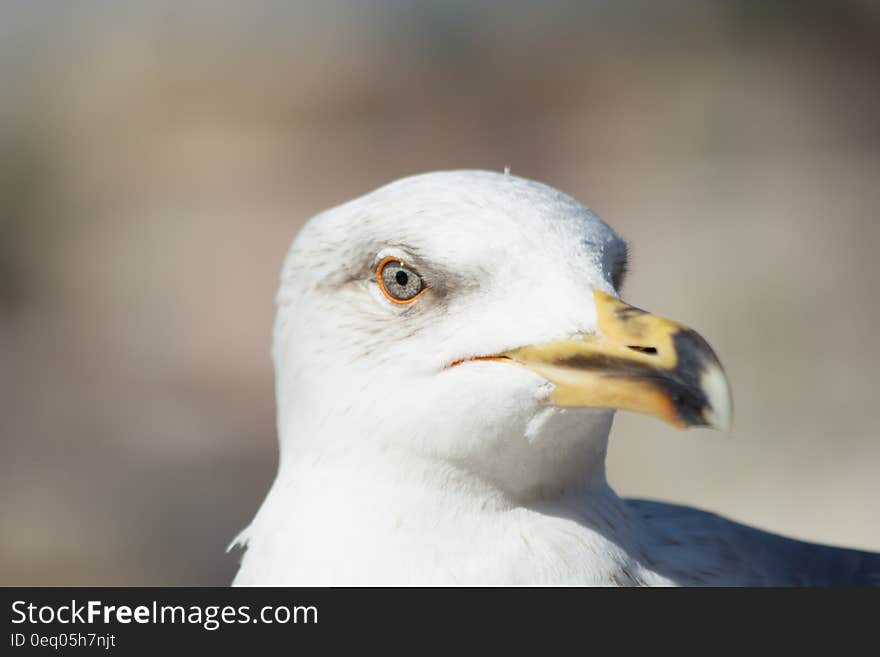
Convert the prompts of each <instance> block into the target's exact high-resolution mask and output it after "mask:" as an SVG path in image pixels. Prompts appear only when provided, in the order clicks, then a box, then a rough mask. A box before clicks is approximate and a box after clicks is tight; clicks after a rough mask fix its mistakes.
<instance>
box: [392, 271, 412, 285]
mask: <svg viewBox="0 0 880 657" xmlns="http://www.w3.org/2000/svg"><path fill="white" fill-rule="evenodd" d="M394 280H396V281H397V284H398V285H400V286H401V287H404V286H405V285H406V284H407V283H409V276H407V275H406V272H405V271H402V270H400V271H398V272H397V273H396V274H395V275H394Z"/></svg>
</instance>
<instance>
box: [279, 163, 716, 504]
mask: <svg viewBox="0 0 880 657" xmlns="http://www.w3.org/2000/svg"><path fill="white" fill-rule="evenodd" d="M626 258H627V253H626V244H625V243H624V241H623V240H622V239H621V238H620V237H619V236H618V235H617V234H616V233H615V232H614V231H613V230H612V229H611V228H610V227H609V226H608V225H607V224H605V223H604V222H603V221H602V220H601V219H600V218H599V217H598V216H596V215H595V214H594V213H593V212H591V211H590V210H589V209H588V208H586V207H584V206H583V205H581V204H580V203H579V202H577V201H576V200H574V199H573V198H571V197H569V196H567V195H565V194H563V193H561V192H559V191H557V190H555V189H553V188H550V187H548V186H545V185H542V184H540V183H536V182H533V181H530V180H526V179H523V178H518V177H515V176H512V175H509V174H500V173H498V174H496V173H491V172H484V171H454V172H438V173H430V174H424V175H419V176H414V177H410V178H405V179H402V180H399V181H396V182H394V183H391V184H389V185H387V186H385V187H382V188H380V189H378V190H376V191H374V192H372V193H370V194H367V195H366V196H363V197H361V198H358V199H355V200H353V201H351V202H348V203H346V204H344V205H341V206H338V207H336V208H333V209H331V210H328V211H325V212H323V213H321V214H318V215H316V216H315V217H313V218H312V219H311V220H309V221H308V222H307V223H306V225H305V226H304V227H303V229H302V230H301V231H300V233H299V235H298V236H297V237H296V239H295V240H294V243H293V245H292V247H291V249H290V252H289V254H288V256H287V259H286V261H285V264H284V267H283V271H282V275H281V287H280V290H279V293H278V298H277V301H278V314H277V317H276V323H275V335H274V345H273V358H274V361H275V366H276V381H277V390H276V392H277V396H278V406H279V430H280V432H281V434H282V456H284V454H285V452H288V451H291V450H293V451H294V452H295V451H296V450H295V449H294V448H292V447H291V446H290V445H288V444H287V443H294V444H295V445H297V446H299V447H301V448H302V449H312V450H321V449H324V450H327V449H333V450H343V451H346V450H350V451H352V453H362V452H363V450H367V451H374V452H383V451H384V452H402V453H410V454H418V455H421V456H424V457H427V458H432V459H441V460H445V461H449V462H450V463H455V464H459V465H462V466H464V467H468V468H471V469H473V470H475V471H479V472H480V473H482V474H484V475H485V476H487V477H489V478H492V479H495V480H498V481H504V482H507V483H510V482H512V481H519V482H528V483H527V485H528V486H530V487H534V486H539V485H540V484H541V482H542V481H545V480H547V479H548V478H549V477H550V474H549V473H550V471H558V470H559V469H560V468H562V469H572V470H576V471H585V470H589V469H590V468H595V467H599V464H603V462H604V453H605V441H606V440H607V435H608V431H609V429H610V425H611V420H612V415H613V413H614V410H615V409H625V410H629V411H635V412H642V413H647V414H650V415H653V416H655V417H658V418H660V419H662V420H664V421H666V422H668V423H671V424H673V425H675V426H677V427H690V426H711V427H719V428H726V427H727V425H728V424H729V421H730V408H731V402H730V395H729V390H728V386H727V381H726V378H725V376H724V373H723V370H722V368H721V365H720V363H719V361H718V359H717V357H716V356H715V354H714V353H713V351H712V349H711V348H710V347H709V345H708V344H707V343H706V342H705V340H703V339H702V338H701V337H700V336H699V335H698V334H697V333H696V332H694V331H693V330H691V329H689V328H687V327H685V326H683V325H681V324H678V323H676V322H672V321H669V320H666V319H663V318H660V317H657V316H655V315H652V314H649V313H647V312H645V311H643V310H640V309H637V308H634V307H632V306H629V305H627V304H625V303H624V302H622V301H621V300H620V299H619V297H618V290H619V288H620V285H621V282H622V278H623V275H624V272H625V270H626ZM602 467H604V466H603V465H602ZM602 473H604V469H602ZM603 476H604V474H603Z"/></svg>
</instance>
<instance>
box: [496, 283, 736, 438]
mask: <svg viewBox="0 0 880 657" xmlns="http://www.w3.org/2000/svg"><path fill="white" fill-rule="evenodd" d="M594 295H595V300H596V311H597V315H598V328H599V330H598V332H597V333H596V334H589V335H587V334H582V335H577V336H574V337H573V338H571V339H568V340H560V341H557V342H550V343H547V344H542V345H530V346H527V347H520V348H518V349H514V350H512V351H509V352H506V353H504V354H503V357H505V358H509V359H511V360H513V361H515V362H517V363H519V364H521V365H524V366H525V367H528V368H529V369H531V370H533V371H534V372H536V373H538V374H540V375H541V376H543V377H544V378H545V379H547V380H548V381H550V382H551V383H553V384H554V385H555V389H554V390H553V392H552V393H551V397H552V400H553V402H554V403H555V404H556V405H558V406H566V407H574V406H591V407H598V408H617V409H623V410H628V411H637V412H640V413H646V414H648V415H653V416H655V417H658V418H660V419H661V420H665V421H666V422H668V423H670V424H672V425H673V426H675V427H678V428H682V429H683V428H686V427H692V426H709V427H714V428H716V429H721V430H723V431H726V430H728V429H729V428H730V422H731V414H732V402H731V398H730V389H729V386H728V382H727V377H726V376H725V374H724V370H723V369H722V367H721V363H720V362H719V361H718V357H717V356H716V355H715V352H713V351H712V348H711V347H710V346H709V344H708V343H707V342H706V341H705V340H704V339H703V338H702V337H701V336H700V335H699V334H698V333H697V332H696V331H694V330H692V329H689V328H687V327H686V326H683V325H681V324H678V323H677V322H673V321H670V320H668V319H664V318H662V317H657V316H655V315H651V314H650V313H647V312H645V311H644V310H640V309H639V308H634V307H633V306H630V305H627V304H625V303H623V302H622V301H620V300H619V299H617V298H615V297H613V296H611V295H609V294H605V293H604V292H600V291H598V290H597V291H595V293H594Z"/></svg>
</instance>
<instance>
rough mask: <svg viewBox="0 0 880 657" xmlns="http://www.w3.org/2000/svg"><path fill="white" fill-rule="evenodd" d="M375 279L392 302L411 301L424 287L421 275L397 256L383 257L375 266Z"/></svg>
mask: <svg viewBox="0 0 880 657" xmlns="http://www.w3.org/2000/svg"><path fill="white" fill-rule="evenodd" d="M376 280H377V281H378V282H379V289H380V290H382V294H384V295H385V297H386V298H387V299H388V300H389V301H390V302H392V303H398V304H408V303H412V302H413V301H415V300H416V298H418V296H419V295H420V294H421V293H422V292H424V291H425V289H426V288H425V284H424V283H423V282H422V277H421V276H419V275H418V274H417V273H416V272H415V271H414V270H413V269H412V268H411V267H410V266H409V265H407V264H406V263H405V262H402V261H401V260H399V259H398V258H383V259H382V261H381V262H380V263H379V264H378V266H377V267H376Z"/></svg>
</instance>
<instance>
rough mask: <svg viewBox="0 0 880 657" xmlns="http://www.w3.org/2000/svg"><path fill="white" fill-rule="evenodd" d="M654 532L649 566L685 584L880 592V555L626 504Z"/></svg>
mask: <svg viewBox="0 0 880 657" xmlns="http://www.w3.org/2000/svg"><path fill="white" fill-rule="evenodd" d="M626 503H627V505H628V506H629V507H630V508H631V509H632V511H634V512H635V513H636V514H637V515H638V516H640V517H641V519H642V521H643V523H644V525H645V526H646V527H647V528H648V529H649V531H650V537H649V539H648V541H649V542H648V544H647V545H646V546H645V555H646V558H645V560H646V561H647V562H648V565H649V566H651V568H652V569H653V570H655V571H656V572H658V573H660V574H661V575H664V576H666V577H669V578H670V579H672V580H674V581H676V582H679V583H682V584H696V585H708V586H731V585H732V586H880V554H878V553H873V552H864V551H861V550H850V549H846V548H837V547H830V546H826V545H817V544H814V543H806V542H804V541H798V540H795V539H791V538H786V537H784V536H778V535H776V534H771V533H769V532H764V531H761V530H759V529H755V528H753V527H747V526H746V525H741V524H739V523H736V522H733V521H731V520H727V519H726V518H722V517H720V516H717V515H715V514H712V513H707V512H706V511H700V510H698V509H693V508H690V507H686V506H678V505H675V504H665V503H661V502H653V501H648V500H626Z"/></svg>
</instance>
